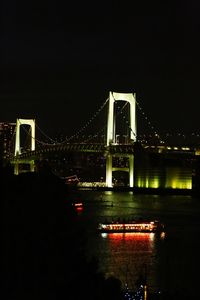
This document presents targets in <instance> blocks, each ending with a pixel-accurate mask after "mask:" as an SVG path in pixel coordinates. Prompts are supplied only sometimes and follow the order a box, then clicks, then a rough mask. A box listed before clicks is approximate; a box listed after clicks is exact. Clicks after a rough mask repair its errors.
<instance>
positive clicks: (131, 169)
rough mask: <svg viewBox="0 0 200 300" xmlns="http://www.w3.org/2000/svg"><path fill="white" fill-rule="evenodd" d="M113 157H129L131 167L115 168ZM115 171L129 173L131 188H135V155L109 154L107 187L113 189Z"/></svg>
mask: <svg viewBox="0 0 200 300" xmlns="http://www.w3.org/2000/svg"><path fill="white" fill-rule="evenodd" d="M113 156H115V157H121V156H125V157H128V159H129V167H128V168H123V167H117V168H116V167H115V168H113V164H112V160H113ZM113 171H125V172H128V173H129V187H131V188H132V187H134V155H133V154H126V155H122V154H114V155H112V154H108V155H107V157H106V186H107V187H109V188H110V187H113V184H112V172H113Z"/></svg>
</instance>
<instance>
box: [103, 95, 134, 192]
mask: <svg viewBox="0 0 200 300" xmlns="http://www.w3.org/2000/svg"><path fill="white" fill-rule="evenodd" d="M115 101H126V102H129V104H130V132H129V134H130V137H129V138H130V140H132V141H133V142H136V94H135V93H134V94H132V93H116V92H110V94H109V109H108V120H107V147H109V146H111V145H112V144H116V133H115V128H116V124H115V118H114V104H115ZM115 156H118V157H119V156H121V155H120V154H115ZM126 156H127V157H128V159H129V168H126V169H123V171H128V172H129V186H130V187H133V186H134V168H133V165H134V155H133V154H126ZM112 158H113V154H111V153H110V152H109V153H108V154H107V157H106V186H107V187H112V172H113V171H114V168H113V166H112ZM119 169H120V168H119ZM115 170H116V168H115Z"/></svg>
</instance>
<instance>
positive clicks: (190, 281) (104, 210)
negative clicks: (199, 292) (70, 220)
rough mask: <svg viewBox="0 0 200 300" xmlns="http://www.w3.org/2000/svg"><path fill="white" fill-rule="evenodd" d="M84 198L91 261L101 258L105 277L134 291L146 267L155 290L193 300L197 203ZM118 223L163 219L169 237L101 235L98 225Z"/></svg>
mask: <svg viewBox="0 0 200 300" xmlns="http://www.w3.org/2000/svg"><path fill="white" fill-rule="evenodd" d="M82 198H83V201H84V210H83V212H82V216H81V217H82V218H83V220H84V224H86V227H87V230H88V256H89V257H90V256H93V255H96V256H97V257H98V259H99V263H100V269H101V270H102V271H104V272H105V273H106V274H107V275H111V274H113V275H114V276H116V277H118V278H119V279H120V280H121V281H122V283H123V284H124V283H125V282H127V283H128V284H129V286H130V287H134V286H135V284H136V281H137V279H138V277H139V276H140V275H141V273H143V272H144V266H145V267H146V270H147V280H148V283H149V285H150V286H151V287H152V288H153V289H154V288H155V289H161V290H162V289H165V290H168V289H169V290H173V291H180V290H184V293H185V294H188V295H189V294H190V296H191V295H192V293H194V294H195V287H196V288H197V287H198V279H197V277H196V275H195V274H196V273H195V272H196V271H195V270H198V269H199V268H200V256H199V253H200V246H199V242H198V241H199V236H200V218H199V217H200V201H199V199H195V198H193V197H191V196H181V195H179V196H173V195H161V196H159V195H139V194H138V195H134V194H133V193H132V192H104V193H100V192H86V193H85V192H84V193H83V194H82ZM118 217H120V218H135V219H137V218H144V219H145V218H148V219H152V220H155V219H159V220H160V221H161V222H162V223H164V224H165V225H166V234H164V233H162V234H161V235H160V236H157V235H154V234H153V235H152V234H149V233H142V234H137V233H131V234H127V233H126V234H107V235H101V234H97V232H96V231H95V228H97V224H98V222H102V221H105V219H111V220H112V219H116V218H118Z"/></svg>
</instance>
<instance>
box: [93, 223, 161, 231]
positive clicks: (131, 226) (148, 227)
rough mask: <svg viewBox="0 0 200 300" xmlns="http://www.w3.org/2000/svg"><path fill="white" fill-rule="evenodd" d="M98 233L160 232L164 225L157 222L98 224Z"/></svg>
mask: <svg viewBox="0 0 200 300" xmlns="http://www.w3.org/2000/svg"><path fill="white" fill-rule="evenodd" d="M98 231H99V232H102V233H117V232H121V233H125V232H161V231H164V225H163V224H162V223H160V222H159V221H157V220H155V221H128V222H118V221H117V222H111V223H108V222H105V223H99V225H98Z"/></svg>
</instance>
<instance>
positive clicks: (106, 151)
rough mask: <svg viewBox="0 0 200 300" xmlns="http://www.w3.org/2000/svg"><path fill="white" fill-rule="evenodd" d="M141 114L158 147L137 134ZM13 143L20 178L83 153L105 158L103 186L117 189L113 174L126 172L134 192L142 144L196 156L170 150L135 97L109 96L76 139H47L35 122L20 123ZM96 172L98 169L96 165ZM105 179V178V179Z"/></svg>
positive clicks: (158, 150) (184, 149) (191, 152)
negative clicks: (45, 164) (51, 162)
mask: <svg viewBox="0 0 200 300" xmlns="http://www.w3.org/2000/svg"><path fill="white" fill-rule="evenodd" d="M137 110H138V111H139V112H140V115H141V116H142V117H143V121H144V122H146V124H147V125H148V126H149V128H150V130H151V132H152V139H154V141H156V147H155V146H149V145H148V144H147V143H146V141H145V140H144V139H140V137H139V135H138V134H137V122H136V120H137V116H136V111H137ZM102 114H103V117H102ZM97 119H99V120H100V130H99V131H97V130H96V127H94V126H93V124H94V122H95V120H97ZM102 120H103V121H102ZM24 125H25V126H28V127H29V130H27V129H25V127H24ZM20 128H23V129H24V131H25V133H26V135H27V136H28V137H29V146H28V147H26V148H25V147H22V146H21V131H20ZM36 128H37V129H38V130H39V131H40V133H42V134H43V136H44V137H45V141H42V140H39V139H38V138H37V137H36ZM92 128H95V132H94V133H93V134H89V135H87V136H86V135H84V132H86V131H88V130H91V129H92ZM13 141H14V147H13V148H14V149H13V153H11V154H10V156H9V160H10V162H11V164H12V165H13V166H14V174H16V175H18V174H19V173H21V172H25V171H29V172H34V171H36V170H37V167H36V166H37V162H38V161H43V160H48V159H51V160H52V158H53V159H54V160H56V159H58V157H62V159H64V160H67V157H69V156H70V155H72V154H77V153H79V155H81V154H83V153H84V154H86V155H87V154H90V155H91V154H95V155H100V157H103V158H104V161H105V180H104V179H103V182H104V184H105V186H106V187H112V186H113V173H114V172H116V171H120V172H126V174H128V186H129V187H131V188H132V187H134V186H135V184H136V183H135V182H134V181H135V177H136V176H135V174H134V173H135V156H136V152H137V150H136V145H137V144H138V143H140V144H142V145H143V146H144V148H146V149H150V150H151V152H152V151H153V152H156V153H161V152H162V153H169V152H170V153H174V151H175V152H176V153H177V151H178V150H179V153H183V152H184V155H185V154H186V153H187V154H188V155H189V156H190V157H191V156H192V157H193V156H194V155H195V154H194V151H195V150H194V149H192V150H191V148H188V147H181V148H180V149H178V148H177V149H176V147H174V148H173V149H170V147H168V146H167V145H166V144H165V142H164V141H163V140H162V139H161V137H160V135H159V134H158V132H157V131H156V130H155V128H154V126H153V125H152V124H151V122H150V121H149V119H148V117H147V115H146V114H145V113H144V111H143V110H142V108H141V106H140V105H139V103H138V101H137V100H136V94H135V93H116V92H109V97H108V98H107V99H106V100H105V101H104V103H103V104H102V105H101V106H100V108H99V109H98V110H97V111H96V112H95V113H94V114H93V116H92V117H91V118H90V120H89V121H87V122H86V123H85V125H83V126H82V127H81V128H80V129H79V130H77V132H76V133H74V134H73V135H72V136H70V137H67V138H65V139H63V140H62V141H59V142H58V141H56V140H55V139H53V138H51V137H49V136H48V135H46V134H45V133H44V132H43V131H42V130H41V129H40V128H39V126H37V124H36V122H35V120H34V119H28V120H27V119H17V121H16V128H15V134H14V137H13ZM84 159H86V156H84ZM80 160H81V159H80ZM116 161H118V163H116ZM27 165H28V169H27V167H26V168H23V166H27ZM93 168H95V163H94V164H93ZM102 178H104V176H103V175H102ZM137 184H138V182H137ZM158 185H159V183H157V184H156V185H155V187H158ZM185 186H186V188H187V186H190V187H191V183H190V184H188V185H187V184H185Z"/></svg>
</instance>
